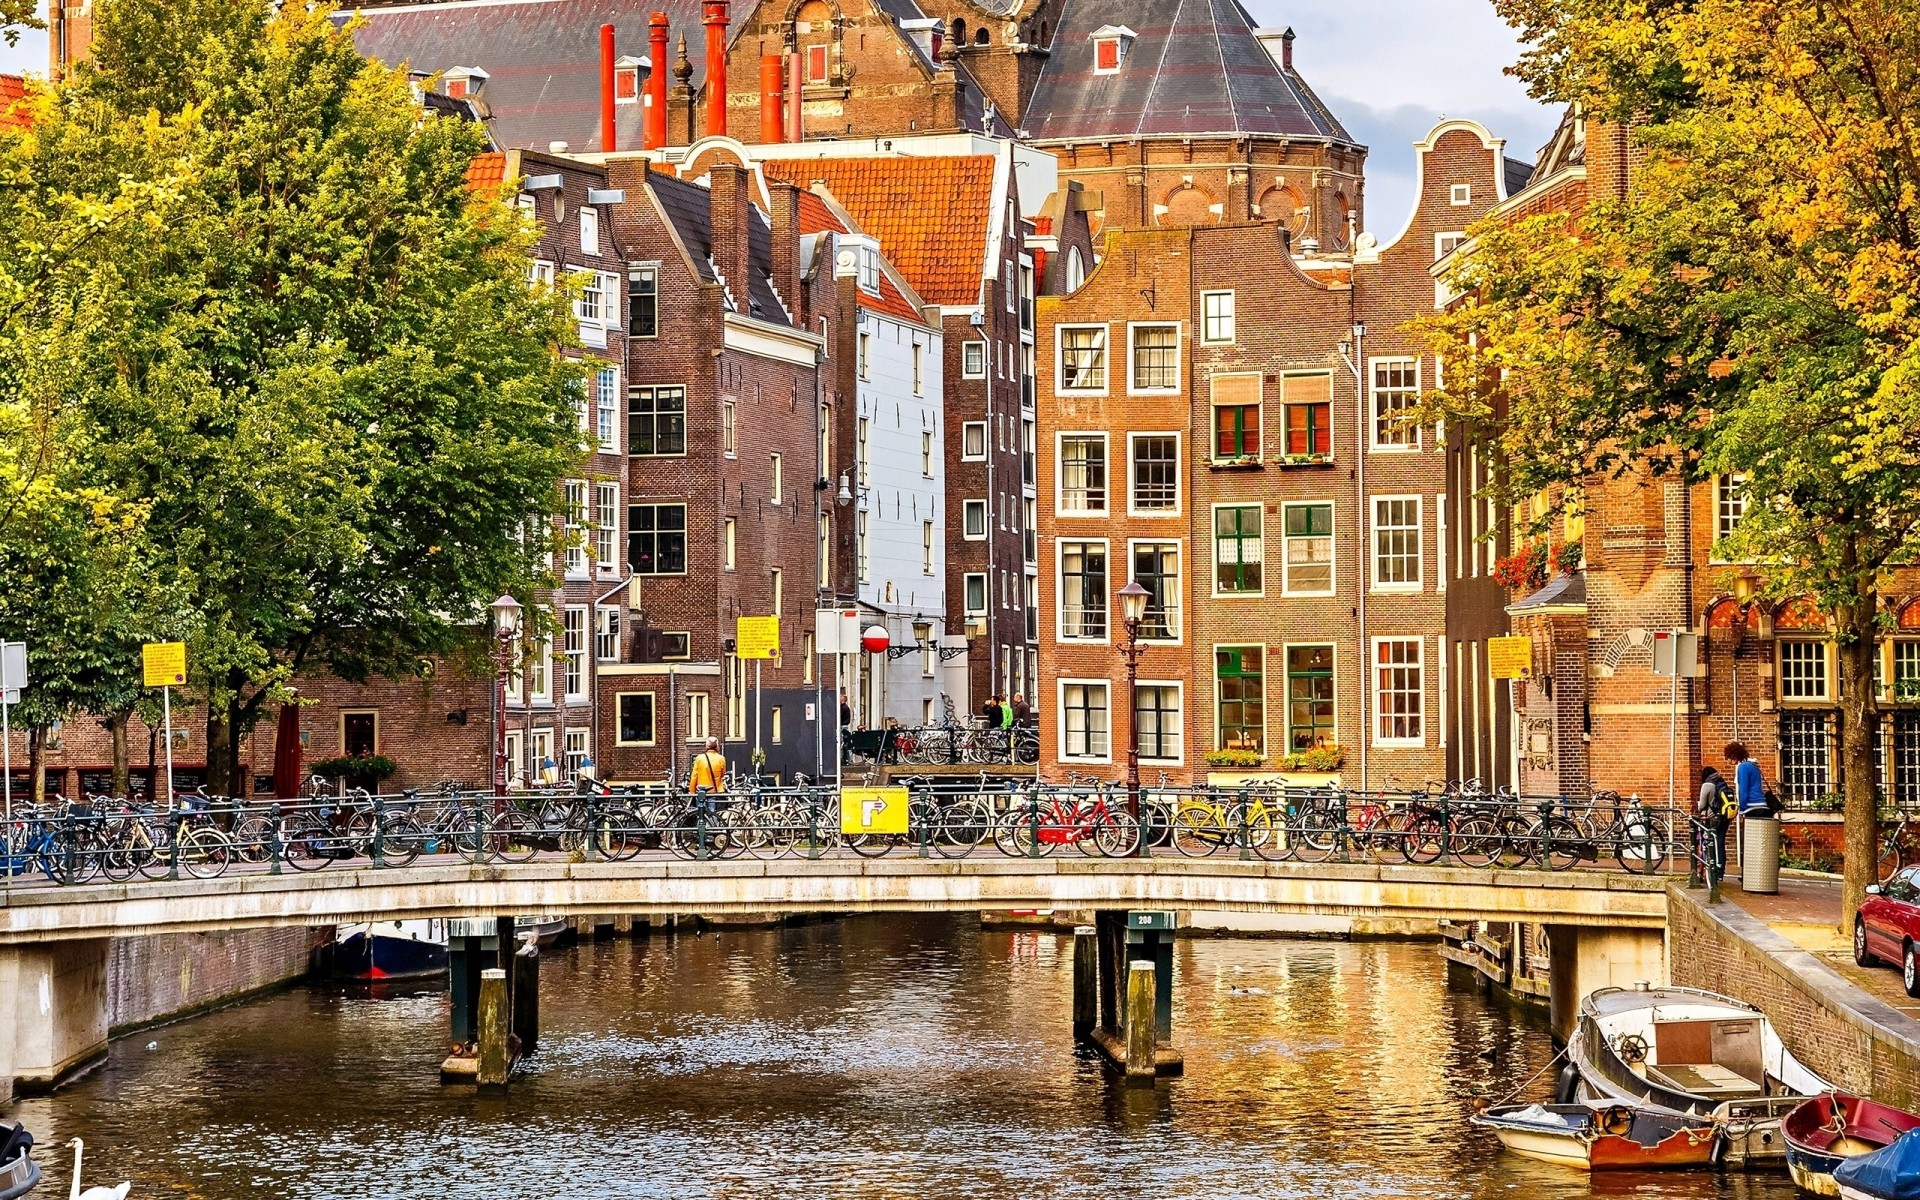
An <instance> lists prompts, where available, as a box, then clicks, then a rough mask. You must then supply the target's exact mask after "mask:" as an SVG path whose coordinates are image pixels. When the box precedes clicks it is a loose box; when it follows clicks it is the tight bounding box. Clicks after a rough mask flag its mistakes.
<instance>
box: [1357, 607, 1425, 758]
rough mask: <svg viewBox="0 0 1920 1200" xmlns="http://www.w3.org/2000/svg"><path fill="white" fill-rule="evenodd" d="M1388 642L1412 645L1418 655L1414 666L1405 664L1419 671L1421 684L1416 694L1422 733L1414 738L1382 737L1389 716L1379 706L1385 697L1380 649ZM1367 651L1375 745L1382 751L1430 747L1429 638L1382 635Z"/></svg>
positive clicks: (1370, 733)
mask: <svg viewBox="0 0 1920 1200" xmlns="http://www.w3.org/2000/svg"><path fill="white" fill-rule="evenodd" d="M1389 642H1393V643H1400V644H1411V645H1412V646H1413V647H1414V649H1415V651H1416V653H1417V655H1418V657H1417V658H1415V659H1414V661H1413V662H1412V663H1410V664H1405V665H1409V666H1412V667H1413V668H1414V669H1416V670H1418V671H1419V672H1420V685H1419V688H1418V689H1417V690H1416V691H1415V693H1414V694H1415V695H1417V696H1418V697H1419V698H1420V718H1419V719H1420V733H1419V734H1418V736H1415V737H1381V736H1380V722H1381V720H1382V719H1383V718H1384V717H1385V716H1386V715H1387V714H1386V713H1385V712H1384V711H1383V710H1382V709H1381V706H1380V700H1381V695H1382V692H1381V689H1380V647H1381V646H1382V645H1385V644H1387V643H1389ZM1368 651H1369V652H1368V655H1367V688H1368V694H1369V696H1370V697H1371V699H1370V702H1369V707H1370V709H1371V720H1370V722H1369V725H1370V727H1369V728H1368V730H1367V735H1368V736H1369V737H1371V738H1372V739H1373V744H1374V745H1375V746H1378V747H1383V748H1389V749H1391V748H1406V747H1417V746H1425V745H1426V744H1427V639H1426V638H1424V637H1419V636H1395V635H1392V634H1383V635H1380V636H1377V637H1374V638H1372V639H1370V640H1369V642H1368Z"/></svg>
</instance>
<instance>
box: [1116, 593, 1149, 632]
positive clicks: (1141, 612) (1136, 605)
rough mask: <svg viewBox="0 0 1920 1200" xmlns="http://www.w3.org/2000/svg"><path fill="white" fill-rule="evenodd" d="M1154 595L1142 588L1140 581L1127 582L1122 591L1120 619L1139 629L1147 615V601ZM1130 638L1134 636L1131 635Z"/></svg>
mask: <svg viewBox="0 0 1920 1200" xmlns="http://www.w3.org/2000/svg"><path fill="white" fill-rule="evenodd" d="M1152 598H1153V593H1151V592H1149V591H1147V589H1146V588H1143V587H1141V586H1140V581H1139V580H1138V579H1129V580H1127V586H1125V587H1123V588H1121V589H1120V617H1121V619H1122V620H1124V621H1125V622H1126V623H1127V624H1128V626H1130V627H1133V628H1138V626H1139V624H1140V622H1141V621H1142V620H1144V619H1145V618H1146V615H1147V601H1148V600H1150V599H1152ZM1129 636H1132V634H1131V633H1130V634H1129Z"/></svg>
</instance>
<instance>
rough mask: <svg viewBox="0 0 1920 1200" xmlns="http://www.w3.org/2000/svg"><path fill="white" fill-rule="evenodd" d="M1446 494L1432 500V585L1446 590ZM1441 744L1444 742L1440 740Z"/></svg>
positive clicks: (1443, 734) (1442, 661)
mask: <svg viewBox="0 0 1920 1200" xmlns="http://www.w3.org/2000/svg"><path fill="white" fill-rule="evenodd" d="M1449 536H1450V535H1449V534H1448V533H1447V494H1446V493H1445V492H1441V493H1440V494H1439V495H1438V496H1436V497H1434V501H1433V587H1434V590H1435V591H1439V592H1444V591H1446V590H1447V538H1448V537H1449ZM1446 670H1447V656H1446V655H1444V654H1443V655H1441V656H1440V673H1441V675H1442V676H1445V674H1446ZM1440 736H1441V737H1442V738H1445V737H1446V736H1447V731H1446V728H1445V725H1444V723H1443V724H1442V727H1441V730H1440ZM1441 744H1442V745H1444V744H1445V743H1444V742H1442V743H1441Z"/></svg>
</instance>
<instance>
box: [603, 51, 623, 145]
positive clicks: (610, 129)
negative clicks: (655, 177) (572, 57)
mask: <svg viewBox="0 0 1920 1200" xmlns="http://www.w3.org/2000/svg"><path fill="white" fill-rule="evenodd" d="M619 142H620V136H619V133H618V131H617V130H616V129H615V127H614V123H613V26H611V25H602V26H601V27H600V149H602V150H604V151H606V152H607V153H608V154H612V153H613V152H614V151H615V150H618V149H619V148H620V145H619Z"/></svg>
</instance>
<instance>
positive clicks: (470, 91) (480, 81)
mask: <svg viewBox="0 0 1920 1200" xmlns="http://www.w3.org/2000/svg"><path fill="white" fill-rule="evenodd" d="M486 84H487V73H486V72H485V71H483V70H481V69H480V68H479V67H449V68H447V73H446V74H445V75H443V76H441V77H440V90H441V91H443V92H445V93H446V94H447V95H448V96H450V97H452V98H453V99H455V100H465V99H466V98H467V97H469V96H477V95H479V94H480V89H481V88H483V87H485V86H486Z"/></svg>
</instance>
